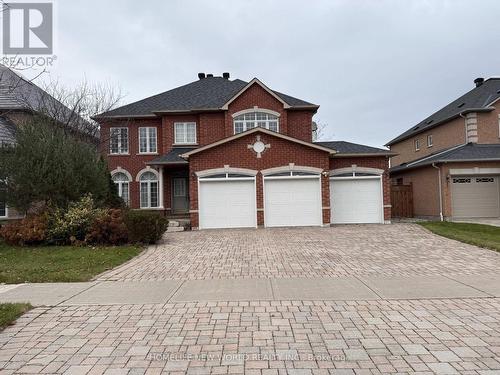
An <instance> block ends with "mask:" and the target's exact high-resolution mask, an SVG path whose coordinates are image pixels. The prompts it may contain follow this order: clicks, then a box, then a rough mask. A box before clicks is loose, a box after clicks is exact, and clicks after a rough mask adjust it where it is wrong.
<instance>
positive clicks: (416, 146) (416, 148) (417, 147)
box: [415, 139, 420, 151]
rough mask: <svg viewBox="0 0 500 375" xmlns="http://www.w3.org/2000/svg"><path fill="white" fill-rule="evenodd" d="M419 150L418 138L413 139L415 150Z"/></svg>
mask: <svg viewBox="0 0 500 375" xmlns="http://www.w3.org/2000/svg"><path fill="white" fill-rule="evenodd" d="M419 150H420V139H415V151H419Z"/></svg>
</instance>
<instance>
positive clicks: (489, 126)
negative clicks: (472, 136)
mask: <svg viewBox="0 0 500 375" xmlns="http://www.w3.org/2000/svg"><path fill="white" fill-rule="evenodd" d="M499 103H500V102H499ZM499 106H500V104H497V107H496V109H495V110H494V111H491V112H487V113H481V112H479V113H478V114H477V136H478V141H477V143H488V144H491V143H500V126H499V116H500V109H499Z"/></svg>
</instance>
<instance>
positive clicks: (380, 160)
mask: <svg viewBox="0 0 500 375" xmlns="http://www.w3.org/2000/svg"><path fill="white" fill-rule="evenodd" d="M352 165H357V166H358V167H365V168H376V169H383V170H384V174H383V175H382V186H383V195H384V220H386V221H389V220H391V179H390V176H389V158H388V157H386V156H383V157H381V156H375V157H366V156H365V157H348V158H343V157H333V158H331V159H330V170H333V169H339V168H347V167H351V166H352Z"/></svg>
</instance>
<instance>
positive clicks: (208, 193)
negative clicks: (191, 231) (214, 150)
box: [198, 168, 384, 229]
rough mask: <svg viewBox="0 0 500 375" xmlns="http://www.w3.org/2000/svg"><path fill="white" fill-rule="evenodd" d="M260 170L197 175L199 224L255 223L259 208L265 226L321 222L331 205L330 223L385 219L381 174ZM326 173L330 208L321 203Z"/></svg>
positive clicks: (241, 225) (237, 225)
mask: <svg viewBox="0 0 500 375" xmlns="http://www.w3.org/2000/svg"><path fill="white" fill-rule="evenodd" d="M261 172H262V173H260V174H259V173H258V172H257V171H243V172H241V171H233V172H231V171H226V172H224V173H220V172H214V173H212V174H210V173H208V174H207V173H205V174H203V173H202V175H201V176H199V178H198V206H199V228H200V229H212V228H255V227H257V226H258V212H259V211H262V214H263V224H264V226H265V227H294V226H321V225H324V223H323V210H324V209H328V210H330V218H331V219H330V220H331V223H332V224H354V223H383V222H384V209H383V194H382V192H383V185H382V175H381V173H378V172H376V173H371V174H370V173H357V174H356V173H353V172H349V173H336V172H334V173H333V174H332V173H331V172H330V174H332V175H331V176H329V177H328V176H323V175H322V171H321V170H319V169H314V168H308V169H294V170H290V169H288V170H286V169H285V170H283V168H273V169H271V170H267V171H261ZM341 172H342V171H341ZM380 172H382V171H380ZM324 177H326V178H328V179H329V189H330V191H329V193H330V194H329V195H330V207H323V204H322V203H323V199H322V178H324ZM258 179H260V183H261V184H262V185H261V189H262V206H263V207H262V208H260V209H259V207H258V205H257V201H258V199H257V196H258V190H259V189H258V186H257V185H258Z"/></svg>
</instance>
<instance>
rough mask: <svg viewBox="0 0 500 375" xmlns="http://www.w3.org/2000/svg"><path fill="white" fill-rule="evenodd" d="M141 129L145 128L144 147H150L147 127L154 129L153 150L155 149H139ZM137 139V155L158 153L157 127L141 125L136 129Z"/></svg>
mask: <svg viewBox="0 0 500 375" xmlns="http://www.w3.org/2000/svg"><path fill="white" fill-rule="evenodd" d="M141 129H146V149H147V150H150V149H151V144H150V142H149V140H150V139H149V129H154V130H155V145H154V146H155V150H156V151H144V152H142V151H141ZM137 139H138V140H139V144H138V147H139V155H158V128H157V127H156V126H141V127H139V129H138V131H137Z"/></svg>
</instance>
